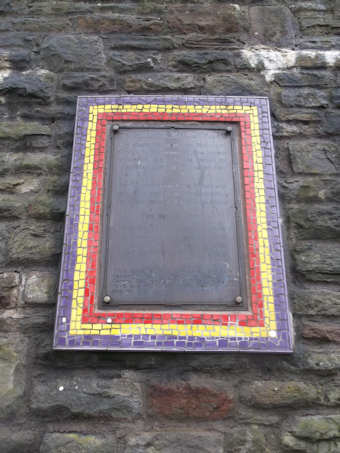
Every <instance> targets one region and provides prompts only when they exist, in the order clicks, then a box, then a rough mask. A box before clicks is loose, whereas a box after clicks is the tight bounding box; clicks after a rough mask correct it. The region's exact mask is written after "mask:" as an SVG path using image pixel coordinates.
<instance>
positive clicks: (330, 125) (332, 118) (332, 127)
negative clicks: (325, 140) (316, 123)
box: [324, 112, 340, 135]
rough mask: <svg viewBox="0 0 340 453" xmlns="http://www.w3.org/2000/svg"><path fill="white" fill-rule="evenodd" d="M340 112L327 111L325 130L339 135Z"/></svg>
mask: <svg viewBox="0 0 340 453" xmlns="http://www.w3.org/2000/svg"><path fill="white" fill-rule="evenodd" d="M339 125H340V113H333V112H326V114H325V121H324V130H325V132H327V134H330V135H339Z"/></svg>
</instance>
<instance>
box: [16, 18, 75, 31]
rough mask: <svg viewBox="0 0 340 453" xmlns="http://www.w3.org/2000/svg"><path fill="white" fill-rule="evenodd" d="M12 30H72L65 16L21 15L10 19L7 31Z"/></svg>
mask: <svg viewBox="0 0 340 453" xmlns="http://www.w3.org/2000/svg"><path fill="white" fill-rule="evenodd" d="M13 30H16V31H18V32H22V31H26V32H32V33H52V32H60V33H65V32H67V31H71V30H72V25H71V22H70V21H69V20H68V19H67V18H62V19H61V18H57V17H51V18H48V17H46V18H44V17H41V18H36V17H23V18H22V19H14V20H12V21H11V23H10V27H9V29H8V31H13Z"/></svg>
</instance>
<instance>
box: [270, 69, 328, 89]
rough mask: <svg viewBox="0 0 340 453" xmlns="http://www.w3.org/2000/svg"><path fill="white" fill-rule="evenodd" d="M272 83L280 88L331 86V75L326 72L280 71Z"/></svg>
mask: <svg viewBox="0 0 340 453" xmlns="http://www.w3.org/2000/svg"><path fill="white" fill-rule="evenodd" d="M274 81H275V82H276V83H277V84H278V85H280V86H282V87H307V86H311V87H314V86H320V87H326V88H328V87H329V86H333V85H334V83H335V79H334V76H333V74H331V73H329V72H327V71H300V70H292V71H282V72H276V73H275V74H274Z"/></svg>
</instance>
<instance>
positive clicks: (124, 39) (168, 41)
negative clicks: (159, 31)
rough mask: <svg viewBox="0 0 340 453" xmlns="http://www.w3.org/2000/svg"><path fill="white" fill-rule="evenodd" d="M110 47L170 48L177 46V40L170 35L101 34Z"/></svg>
mask: <svg viewBox="0 0 340 453" xmlns="http://www.w3.org/2000/svg"><path fill="white" fill-rule="evenodd" d="M103 39H104V41H107V43H108V45H109V46H110V48H111V49H128V50H171V49H175V48H176V47H177V46H178V41H179V42H180V41H181V39H179V38H177V40H176V39H175V38H174V37H172V36H144V35H118V36H117V35H116V36H115V39H112V38H111V37H109V38H107V37H106V36H105V35H104V36H103Z"/></svg>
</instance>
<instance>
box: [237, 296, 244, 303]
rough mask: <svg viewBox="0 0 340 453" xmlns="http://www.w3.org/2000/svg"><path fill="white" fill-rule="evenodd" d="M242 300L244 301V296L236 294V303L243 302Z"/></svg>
mask: <svg viewBox="0 0 340 453" xmlns="http://www.w3.org/2000/svg"><path fill="white" fill-rule="evenodd" d="M242 301H243V299H242V296H236V297H235V303H236V304H240V303H242Z"/></svg>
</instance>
